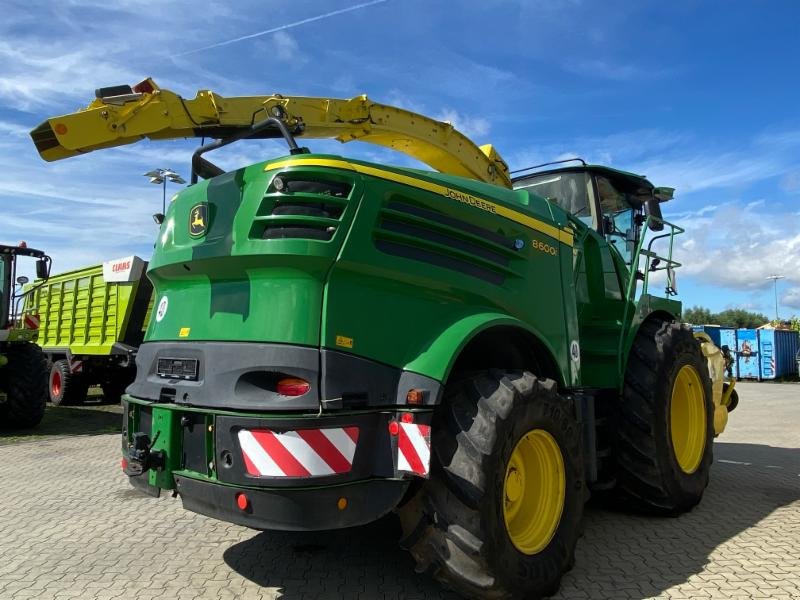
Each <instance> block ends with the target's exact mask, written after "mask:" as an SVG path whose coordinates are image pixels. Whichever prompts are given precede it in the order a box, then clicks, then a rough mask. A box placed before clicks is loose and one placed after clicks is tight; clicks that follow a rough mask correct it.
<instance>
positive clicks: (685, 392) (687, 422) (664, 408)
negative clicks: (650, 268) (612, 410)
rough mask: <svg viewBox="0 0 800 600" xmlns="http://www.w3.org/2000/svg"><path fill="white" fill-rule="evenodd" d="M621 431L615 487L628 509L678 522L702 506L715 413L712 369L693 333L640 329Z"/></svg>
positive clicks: (667, 326) (670, 325) (679, 328)
mask: <svg viewBox="0 0 800 600" xmlns="http://www.w3.org/2000/svg"><path fill="white" fill-rule="evenodd" d="M617 431H618V448H617V450H618V452H617V465H618V473H617V485H618V491H619V492H620V496H621V498H622V500H623V501H624V502H626V504H627V505H628V506H629V507H631V508H634V509H639V510H645V511H647V512H655V513H658V514H666V515H677V514H680V513H683V512H686V511H688V510H690V509H691V508H692V507H694V506H695V505H696V504H697V503H698V502H700V499H701V498H702V497H703V491H704V490H705V488H706V486H707V485H708V476H709V471H710V468H711V462H712V444H713V441H714V407H713V403H712V395H711V379H710V377H709V375H708V365H707V362H706V359H705V358H704V357H703V354H702V351H701V349H700V344H699V343H698V342H697V340H696V339H695V338H694V336H693V335H692V332H691V330H690V329H689V328H688V327H685V326H683V325H681V324H679V323H675V322H668V321H648V322H645V323H643V324H642V326H641V328H640V330H639V333H638V335H637V336H636V339H635V341H634V343H633V347H632V349H631V353H630V357H629V360H628V367H627V370H626V374H625V390H624V394H623V398H622V400H621V405H620V412H619V422H618V428H617Z"/></svg>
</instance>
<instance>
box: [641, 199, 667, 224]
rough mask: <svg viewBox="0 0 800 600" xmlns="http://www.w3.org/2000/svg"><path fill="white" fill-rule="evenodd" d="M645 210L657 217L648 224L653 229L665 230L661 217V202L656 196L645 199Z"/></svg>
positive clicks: (651, 215) (649, 214)
mask: <svg viewBox="0 0 800 600" xmlns="http://www.w3.org/2000/svg"><path fill="white" fill-rule="evenodd" d="M644 212H645V213H646V214H647V215H648V216H650V217H655V218H656V219H657V220H651V221H650V223H649V224H648V227H649V228H650V229H651V230H652V231H663V229H664V223H663V221H662V220H661V219H663V217H662V216H661V203H660V202H659V201H658V199H657V198H656V197H651V198H648V199H647V200H645V201H644Z"/></svg>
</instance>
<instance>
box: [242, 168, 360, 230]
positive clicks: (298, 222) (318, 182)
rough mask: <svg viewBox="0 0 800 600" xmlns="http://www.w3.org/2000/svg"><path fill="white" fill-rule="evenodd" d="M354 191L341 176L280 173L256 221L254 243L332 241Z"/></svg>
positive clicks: (269, 189) (267, 194) (259, 210)
mask: <svg viewBox="0 0 800 600" xmlns="http://www.w3.org/2000/svg"><path fill="white" fill-rule="evenodd" d="M352 191H353V183H352V181H349V180H347V179H346V178H345V177H344V176H340V175H338V174H333V173H325V174H321V173H318V172H314V173H308V172H302V171H290V172H286V173H279V174H278V175H276V176H275V177H274V178H273V179H272V182H271V183H270V186H269V188H267V192H266V194H265V195H264V199H263V200H262V201H261V206H260V207H259V209H258V212H257V213H256V216H255V218H254V219H253V226H252V228H251V229H250V239H264V240H273V239H306V240H320V241H328V240H330V239H332V238H333V236H334V234H335V233H336V231H337V229H338V227H339V222H340V220H341V217H342V213H343V212H344V210H345V208H346V207H347V202H348V200H349V199H350V195H351V192H352Z"/></svg>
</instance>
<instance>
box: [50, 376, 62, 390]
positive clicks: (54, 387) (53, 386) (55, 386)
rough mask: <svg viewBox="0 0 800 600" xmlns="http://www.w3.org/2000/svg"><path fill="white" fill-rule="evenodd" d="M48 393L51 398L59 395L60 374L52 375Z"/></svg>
mask: <svg viewBox="0 0 800 600" xmlns="http://www.w3.org/2000/svg"><path fill="white" fill-rule="evenodd" d="M50 391H51V392H52V393H53V396H58V395H59V394H60V393H61V373H59V372H58V371H56V372H55V373H53V381H52V382H51V383H50Z"/></svg>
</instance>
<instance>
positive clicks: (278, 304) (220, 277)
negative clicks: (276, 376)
mask: <svg viewBox="0 0 800 600" xmlns="http://www.w3.org/2000/svg"><path fill="white" fill-rule="evenodd" d="M360 198H361V184H360V178H359V176H358V175H357V174H356V173H353V174H352V175H351V174H349V173H346V172H342V171H341V170H338V171H333V170H327V171H326V170H323V171H320V169H318V168H317V169H314V171H313V172H311V171H309V170H307V169H303V168H297V167H295V168H291V169H284V170H272V171H268V172H265V171H264V163H261V164H257V165H253V166H251V167H247V168H245V169H241V170H239V171H234V172H231V173H226V174H224V175H221V176H219V177H215V178H214V179H211V180H209V181H206V182H202V183H199V184H197V185H195V186H192V187H191V188H188V189H187V190H185V191H184V192H182V193H181V194H179V195H178V196H177V197H176V198H175V199H174V201H173V202H172V203H171V206H170V209H169V211H168V214H167V218H166V220H165V221H164V223H163V224H162V227H161V232H160V235H159V240H158V243H157V246H156V251H155V255H154V257H153V260H152V262H151V263H150V269H149V271H148V274H149V276H150V278H151V279H152V280H153V283H154V286H155V296H154V306H153V317H152V319H151V321H150V327H149V330H148V334H147V341H166V340H185V341H189V340H214V341H226V340H236V341H254V342H274V343H287V344H300V345H308V346H318V345H319V339H320V315H321V313H322V303H323V290H324V285H325V281H326V278H327V275H328V272H329V270H330V268H331V267H332V265H333V263H334V261H335V260H336V257H337V255H338V253H339V250H340V248H341V246H342V243H343V241H344V238H345V237H346V235H347V232H348V230H349V227H350V225H351V224H352V221H353V215H354V213H355V210H356V208H357V205H358V203H359V201H360Z"/></svg>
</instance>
